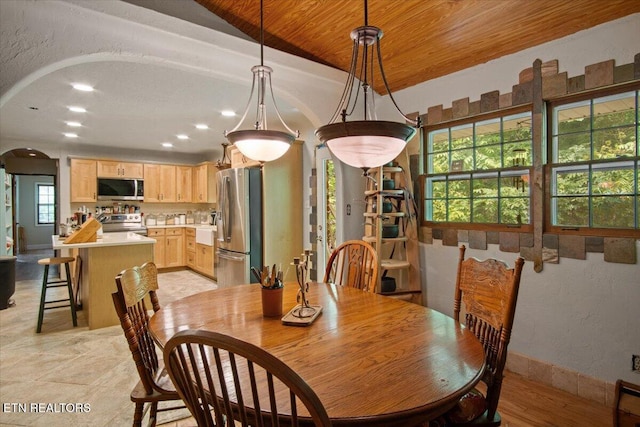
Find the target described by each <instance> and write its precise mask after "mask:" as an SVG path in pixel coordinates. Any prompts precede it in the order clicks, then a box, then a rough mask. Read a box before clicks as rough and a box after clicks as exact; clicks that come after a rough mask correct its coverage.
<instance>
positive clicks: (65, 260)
mask: <svg viewBox="0 0 640 427" xmlns="http://www.w3.org/2000/svg"><path fill="white" fill-rule="evenodd" d="M74 260H75V258H74V257H59V258H43V259H40V260H38V264H40V265H44V276H43V278H42V294H41V295H40V311H39V312H38V327H37V328H36V332H37V333H40V330H41V329H42V318H43V317H44V311H45V310H50V309H53V308H62V307H71V318H72V319H73V326H78V318H77V317H76V305H75V303H74V301H73V289H72V287H71V272H70V271H69V263H70V262H73V261H74ZM60 264H64V268H65V271H66V273H67V279H66V280H52V281H49V266H50V265H60ZM61 273H62V272H61ZM62 286H66V287H67V290H68V291H69V298H63V299H56V300H51V301H47V300H46V298H47V289H48V288H59V287H62ZM65 301H69V304H68V305H56V306H54V307H45V304H53V303H59V302H65Z"/></svg>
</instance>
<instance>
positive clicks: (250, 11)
mask: <svg viewBox="0 0 640 427" xmlns="http://www.w3.org/2000/svg"><path fill="white" fill-rule="evenodd" d="M196 1H197V2H198V3H200V4H202V5H203V6H205V7H206V8H207V9H209V10H210V11H211V12H213V13H214V14H216V15H218V16H219V17H221V18H222V19H224V20H226V21H227V22H228V23H229V24H231V25H233V26H234V27H236V28H238V29H239V30H240V31H242V32H244V33H245V34H247V35H249V36H250V37H252V38H254V39H255V40H257V41H259V39H260V1H259V0H233V1H232V0H196ZM368 10H369V17H368V23H369V25H373V26H377V27H379V28H381V29H382V31H383V32H384V36H383V38H382V42H381V48H382V56H383V63H384V70H385V73H386V75H387V80H388V82H389V85H390V87H391V90H392V91H397V90H400V89H404V88H407V87H410V86H413V85H415V84H418V83H421V82H424V81H427V80H431V79H435V78H437V77H441V76H444V75H447V74H450V73H454V72H456V71H460V70H463V69H465V68H468V67H472V66H475V65H478V64H482V63H485V62H487V61H490V60H492V59H496V58H499V57H501V56H504V55H508V54H511V53H514V52H518V51H521V50H523V49H527V48H530V47H533V46H536V45H539V44H542V43H545V42H548V41H551V40H554V39H557V38H560V37H564V36H567V35H570V34H573V33H575V32H578V31H581V30H584V29H587V28H590V27H593V26H596V25H599V24H602V23H604V22H608V21H611V20H614V19H618V18H621V17H624V16H627V15H630V14H633V13H638V12H640V1H638V0H570V1H568V0H535V1H533V0H369V3H368ZM361 25H364V1H363V0H264V33H265V35H264V38H265V44H266V45H267V46H270V47H272V48H275V49H278V50H281V51H285V52H289V53H291V54H294V55H297V56H301V57H304V58H307V59H310V60H312V61H316V62H319V63H322V64H326V65H330V66H333V67H336V68H339V69H342V70H345V71H346V70H348V68H349V61H350V59H351V46H352V44H351V39H350V38H349V33H350V32H351V30H353V29H354V28H356V27H359V26H361ZM594 48H597V46H596V47H594ZM584 54H585V55H588V54H589V52H585V53H584ZM534 59H535V58H532V62H533V60H534ZM540 59H542V60H550V59H554V58H540ZM265 64H266V65H268V64H269V60H268V57H267V56H265ZM375 86H376V90H377V91H378V92H381V93H382V92H384V90H383V89H382V88H381V83H380V82H378V83H377V84H375Z"/></svg>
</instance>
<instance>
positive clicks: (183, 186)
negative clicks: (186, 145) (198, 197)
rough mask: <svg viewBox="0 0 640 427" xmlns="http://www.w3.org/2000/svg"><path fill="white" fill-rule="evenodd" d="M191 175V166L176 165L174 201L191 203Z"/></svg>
mask: <svg viewBox="0 0 640 427" xmlns="http://www.w3.org/2000/svg"><path fill="white" fill-rule="evenodd" d="M192 176H193V167H192V166H176V202H179V203H191V202H192V201H193V196H192V194H193V179H192Z"/></svg>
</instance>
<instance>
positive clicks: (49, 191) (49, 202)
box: [36, 184, 56, 225]
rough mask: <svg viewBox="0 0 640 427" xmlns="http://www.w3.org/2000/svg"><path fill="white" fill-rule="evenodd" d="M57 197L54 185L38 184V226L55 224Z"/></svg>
mask: <svg viewBox="0 0 640 427" xmlns="http://www.w3.org/2000/svg"><path fill="white" fill-rule="evenodd" d="M55 205H56V196H55V188H54V186H53V184H36V218H37V222H38V225H50V224H53V223H54V222H55Z"/></svg>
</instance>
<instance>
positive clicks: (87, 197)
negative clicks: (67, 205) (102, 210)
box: [70, 159, 98, 203]
mask: <svg viewBox="0 0 640 427" xmlns="http://www.w3.org/2000/svg"><path fill="white" fill-rule="evenodd" d="M70 175H71V197H70V198H71V202H72V203H74V202H75V203H89V202H95V201H96V200H97V192H98V180H97V174H96V161H95V160H84V159H71V171H70Z"/></svg>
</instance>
